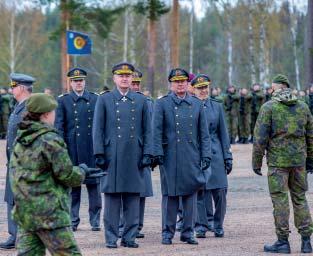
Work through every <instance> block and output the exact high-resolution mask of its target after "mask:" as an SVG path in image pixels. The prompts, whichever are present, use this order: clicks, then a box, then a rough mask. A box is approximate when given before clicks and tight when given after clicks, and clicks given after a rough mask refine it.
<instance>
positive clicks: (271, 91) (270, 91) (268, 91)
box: [252, 87, 273, 132]
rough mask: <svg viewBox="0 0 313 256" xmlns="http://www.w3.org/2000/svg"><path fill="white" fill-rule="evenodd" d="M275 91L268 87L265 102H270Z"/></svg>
mask: <svg viewBox="0 0 313 256" xmlns="http://www.w3.org/2000/svg"><path fill="white" fill-rule="evenodd" d="M272 93H273V89H272V87H267V88H266V89H265V102H268V101H270V100H271V98H272ZM252 132H253V131H252Z"/></svg>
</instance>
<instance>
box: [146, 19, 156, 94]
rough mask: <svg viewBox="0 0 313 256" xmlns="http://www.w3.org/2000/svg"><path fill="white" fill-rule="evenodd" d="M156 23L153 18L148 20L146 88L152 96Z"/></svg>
mask: <svg viewBox="0 0 313 256" xmlns="http://www.w3.org/2000/svg"><path fill="white" fill-rule="evenodd" d="M156 40H157V36H156V23H155V21H154V20H152V19H149V20H148V90H149V91H150V93H151V95H152V96H154V71H155V70H154V68H155V51H156Z"/></svg>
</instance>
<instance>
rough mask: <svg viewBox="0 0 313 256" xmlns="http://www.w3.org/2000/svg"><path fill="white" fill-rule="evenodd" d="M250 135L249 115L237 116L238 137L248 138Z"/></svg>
mask: <svg viewBox="0 0 313 256" xmlns="http://www.w3.org/2000/svg"><path fill="white" fill-rule="evenodd" d="M249 135H250V115H249V114H239V137H240V138H249Z"/></svg>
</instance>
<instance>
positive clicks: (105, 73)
mask: <svg viewBox="0 0 313 256" xmlns="http://www.w3.org/2000/svg"><path fill="white" fill-rule="evenodd" d="M107 84H108V44H107V39H103V85H104V86H107Z"/></svg>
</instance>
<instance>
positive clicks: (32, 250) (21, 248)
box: [17, 227, 82, 256]
mask: <svg viewBox="0 0 313 256" xmlns="http://www.w3.org/2000/svg"><path fill="white" fill-rule="evenodd" d="M46 248H47V249H48V251H49V252H50V254H51V255H52V256H61V255H62V256H72V255H75V256H76V255H79V256H81V255H82V254H81V252H80V250H79V248H78V246H77V243H76V241H75V238H74V234H73V231H72V229H71V228H70V227H65V228H58V229H52V230H38V231H25V230H23V229H21V228H20V227H19V228H18V234H17V251H18V253H17V255H18V256H22V255H23V256H24V255H27V256H28V255H29V256H41V255H46Z"/></svg>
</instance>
